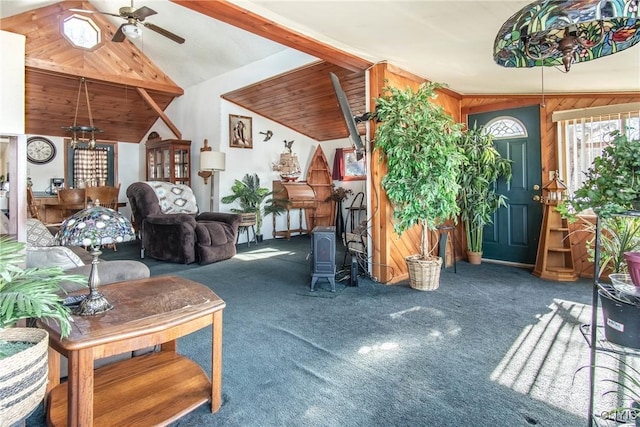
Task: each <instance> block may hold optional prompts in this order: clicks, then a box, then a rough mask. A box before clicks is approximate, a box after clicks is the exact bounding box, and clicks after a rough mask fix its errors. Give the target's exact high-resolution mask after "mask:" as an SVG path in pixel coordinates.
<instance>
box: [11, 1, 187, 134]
mask: <svg viewBox="0 0 640 427" xmlns="http://www.w3.org/2000/svg"><path fill="white" fill-rule="evenodd" d="M70 8H80V9H91V10H95V9H94V8H93V7H92V6H91V4H90V3H88V2H82V1H66V2H61V3H57V4H55V5H51V6H47V7H43V8H39V9H34V10H32V11H29V12H25V13H22V14H19V15H15V16H11V17H8V18H4V19H2V20H0V28H2V30H4V31H9V32H13V33H17V34H23V35H25V37H26V57H27V58H26V75H25V80H26V85H25V86H26V87H25V91H26V99H25V101H26V132H27V133H28V134H40V135H51V136H70V133H69V132H67V131H65V130H64V129H63V128H64V127H68V126H71V125H73V121H74V117H75V113H76V106H77V111H78V113H77V115H78V116H77V124H78V125H83V126H88V125H89V123H90V120H89V110H88V108H87V102H86V95H85V92H84V91H83V92H82V93H81V96H80V97H78V94H79V88H80V78H81V77H84V78H86V81H87V89H88V93H89V103H90V105H91V113H92V116H93V122H94V126H95V127H98V128H100V129H103V130H104V133H101V134H98V135H97V137H98V138H99V139H105V140H113V141H128V142H139V141H140V140H141V139H142V138H143V137H144V135H145V134H146V132H147V131H148V129H149V128H150V127H151V126H152V125H153V123H154V122H155V121H156V120H157V118H158V117H159V116H160V115H161V113H162V111H163V110H164V109H165V108H166V107H167V106H168V105H169V103H170V102H171V101H172V100H173V99H174V98H175V97H176V96H179V95H182V94H183V93H184V92H183V90H182V89H181V88H180V87H178V86H177V85H176V84H175V83H174V82H173V81H172V80H171V79H170V78H169V77H168V76H166V75H165V74H164V73H163V72H162V70H159V69H158V68H157V67H156V66H155V65H153V63H152V62H151V61H150V60H149V59H148V58H146V57H145V56H144V54H142V53H141V52H140V51H139V50H138V49H137V48H136V47H135V46H134V45H133V44H132V43H130V42H128V41H125V42H124V43H112V42H111V41H110V40H111V37H112V36H113V34H114V32H115V31H116V30H117V28H115V27H114V26H113V25H112V24H110V23H109V21H108V20H107V19H105V18H104V17H103V16H101V15H98V14H94V15H92V19H93V21H94V22H95V24H96V25H97V26H98V27H99V28H100V30H101V32H102V42H101V43H100V44H99V45H98V46H97V47H96V48H94V49H93V50H85V49H79V48H76V47H73V46H72V45H71V43H70V42H69V41H68V40H67V39H66V38H65V37H64V36H63V35H62V34H61V31H60V28H61V22H62V21H63V20H64V19H65V18H67V17H69V16H71V15H72V14H73V12H71V11H69V9H70ZM78 99H79V102H78Z"/></svg>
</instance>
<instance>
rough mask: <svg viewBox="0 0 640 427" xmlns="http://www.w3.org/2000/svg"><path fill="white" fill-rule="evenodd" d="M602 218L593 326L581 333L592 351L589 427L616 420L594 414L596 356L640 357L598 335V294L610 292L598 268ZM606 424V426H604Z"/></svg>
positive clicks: (595, 261) (633, 214)
mask: <svg viewBox="0 0 640 427" xmlns="http://www.w3.org/2000/svg"><path fill="white" fill-rule="evenodd" d="M615 216H631V217H638V218H640V211H626V212H622V213H619V214H616V215H615ZM601 227H602V224H601V218H600V217H599V216H598V217H597V219H596V241H595V252H594V259H593V265H594V268H593V295H592V302H591V306H592V310H591V324H588V325H582V326H581V328H580V332H581V333H582V335H583V336H584V338H585V340H586V341H587V344H588V345H589V349H590V357H589V412H588V418H587V425H588V426H589V427H592V426H593V425H594V422H595V423H596V424H595V425H596V426H609V425H611V424H610V423H609V421H615V420H606V419H603V418H600V417H598V416H596V415H595V414H594V413H593V407H594V403H595V402H594V393H595V373H596V365H595V362H596V354H597V352H599V351H602V352H608V353H615V354H620V355H628V356H638V357H640V350H636V349H633V348H630V347H624V346H621V345H617V344H614V343H612V342H610V341H608V340H606V339H605V338H601V339H599V338H598V335H599V334H600V336H603V337H604V326H601V325H598V301H599V299H598V292H599V291H600V290H604V291H605V292H609V290H608V289H607V287H608V286H609V285H608V284H604V283H601V282H600V281H599V280H598V277H599V275H598V270H599V268H598V266H599V265H600V244H601V231H602V229H601ZM591 325H596V326H595V327H591ZM603 423H606V424H603Z"/></svg>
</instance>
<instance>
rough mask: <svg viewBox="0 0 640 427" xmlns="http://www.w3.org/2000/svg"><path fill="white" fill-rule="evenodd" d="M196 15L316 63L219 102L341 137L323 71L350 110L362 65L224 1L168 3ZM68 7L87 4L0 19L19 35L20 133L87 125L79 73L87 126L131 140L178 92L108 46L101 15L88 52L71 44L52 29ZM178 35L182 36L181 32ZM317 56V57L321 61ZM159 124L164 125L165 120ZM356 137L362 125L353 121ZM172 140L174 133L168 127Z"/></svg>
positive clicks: (360, 85) (135, 53) (360, 96)
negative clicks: (22, 72)
mask: <svg viewBox="0 0 640 427" xmlns="http://www.w3.org/2000/svg"><path fill="white" fill-rule="evenodd" d="M175 3H178V4H181V5H183V6H185V7H188V8H191V9H193V10H194V11H196V12H199V13H204V14H206V15H207V16H210V17H212V18H214V19H218V20H221V21H223V22H226V23H229V24H231V25H235V26H238V27H240V28H243V29H245V30H247V31H250V32H252V33H255V34H257V35H259V36H262V37H265V38H268V39H270V40H273V41H276V42H278V43H281V44H284V45H286V46H289V47H291V48H294V49H297V50H300V51H303V52H305V53H309V54H311V55H314V56H316V57H318V58H320V59H321V60H323V61H320V62H318V63H315V64H312V65H310V66H307V67H303V68H300V69H297V70H293V71H291V72H289V73H286V74H282V75H279V76H275V77H273V78H270V79H267V80H264V81H262V82H258V83H256V84H253V85H250V86H248V87H245V88H241V89H237V90H234V91H231V92H229V93H226V94H224V95H223V98H224V99H226V100H228V101H230V102H233V103H236V104H238V105H240V106H242V107H244V108H246V109H248V110H250V111H252V112H254V113H256V114H259V115H262V116H264V117H266V118H268V119H270V120H273V121H275V122H277V123H280V124H282V125H284V126H287V127H289V128H291V129H293V130H295V131H297V132H299V133H301V134H303V135H306V136H308V137H310V138H312V139H314V140H317V141H327V140H332V139H337V138H346V137H347V136H348V131H347V128H346V125H345V122H344V118H343V116H342V114H341V112H340V109H339V106H338V103H337V99H336V97H335V94H334V92H333V88H332V86H331V81H330V79H329V74H328V73H329V72H330V71H331V72H334V73H336V74H337V75H338V77H339V78H340V80H341V84H342V87H343V89H344V91H345V93H346V94H347V97H348V99H349V104H350V105H351V108H352V110H353V113H354V114H362V113H363V112H365V111H366V107H365V105H366V104H365V95H366V94H365V74H364V70H365V69H366V68H368V67H369V66H370V65H371V64H370V63H369V62H367V61H365V60H362V59H360V58H357V57H355V56H353V55H351V54H348V53H346V52H342V51H339V50H337V49H335V48H333V47H331V46H328V45H323V44H321V43H318V42H316V41H314V40H312V39H309V38H307V37H306V36H303V35H300V34H298V33H295V32H292V31H291V30H288V29H287V28H285V27H282V26H280V25H278V24H276V23H274V22H271V21H268V20H266V19H264V18H262V17H260V16H258V15H255V14H252V13H251V12H249V11H246V10H244V9H241V8H239V7H238V6H235V5H233V4H231V3H227V2H192V1H189V0H186V1H175ZM71 8H79V9H89V10H95V8H94V7H93V6H92V5H91V3H89V2H86V1H63V2H60V3H57V4H54V5H51V6H47V7H43V8H39V9H34V10H32V11H29V12H25V13H22V14H19V15H15V16H12V17H8V18H4V19H2V20H0V28H1V29H2V30H5V31H10V32H14V33H18V34H24V35H25V36H26V50H27V52H26V55H27V59H26V66H27V67H26V88H25V89H26V132H27V133H28V134H39V135H51V136H70V134H69V132H67V131H65V130H64V129H63V128H64V127H68V126H71V125H73V120H74V116H75V112H76V106H77V111H78V113H77V124H78V125H89V117H88V116H89V114H88V108H87V105H86V98H85V94H84V92H82V94H81V96H80V97H79V102H78V101H77V100H78V92H79V84H80V77H85V78H86V81H87V87H88V92H89V99H90V105H91V112H92V115H93V122H94V126H96V127H98V128H100V129H102V130H104V133H101V134H98V135H97V137H98V138H99V139H102V140H113V141H126V142H140V141H141V140H142V139H143V138H144V137H145V135H146V134H147V133H148V132H149V130H150V129H151V126H152V125H153V124H154V123H155V121H156V120H157V119H158V118H159V117H160V118H162V117H163V116H164V113H163V111H164V110H165V109H166V107H167V106H168V105H169V104H170V103H171V101H172V100H173V99H174V98H175V97H177V96H180V95H182V94H183V90H182V88H180V87H178V86H177V85H176V84H175V83H174V82H173V81H172V80H171V79H170V78H169V77H168V76H167V75H165V74H164V73H163V72H162V70H159V69H158V68H157V67H156V66H155V65H154V64H153V63H152V62H151V61H150V60H149V59H148V58H147V57H146V56H145V55H144V54H143V53H142V52H140V51H139V50H138V49H137V48H136V46H135V45H133V44H132V43H130V42H129V41H128V40H125V42H123V43H113V42H111V41H110V40H111V37H112V36H113V34H114V32H115V31H116V30H117V27H115V26H114V25H113V24H111V23H110V21H109V20H107V19H106V18H105V17H104V16H102V15H100V14H93V15H91V18H92V19H93V21H94V22H95V23H96V25H97V26H98V27H99V28H100V30H101V31H102V42H101V44H100V45H99V46H98V47H96V48H94V49H93V50H84V49H78V48H76V47H73V46H72V45H71V44H70V43H69V41H68V40H67V39H66V38H64V36H63V35H62V34H61V32H60V26H61V22H62V20H64V19H65V18H66V17H68V16H71V15H72V14H73V12H71V11H69V9H71ZM185 36H186V37H188V34H186V35H185ZM324 61H326V62H324ZM168 124H169V127H172V125H171V124H170V123H168ZM359 130H360V132H361V133H364V127H363V126H361V127H360V129H359ZM174 131H175V132H176V134H177V135H176V136H177V137H180V130H179V129H175V128H174Z"/></svg>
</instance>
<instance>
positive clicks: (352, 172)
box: [340, 148, 367, 181]
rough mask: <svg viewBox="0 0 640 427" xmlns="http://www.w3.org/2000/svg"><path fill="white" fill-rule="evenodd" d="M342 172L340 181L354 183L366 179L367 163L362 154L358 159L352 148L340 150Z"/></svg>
mask: <svg viewBox="0 0 640 427" xmlns="http://www.w3.org/2000/svg"><path fill="white" fill-rule="evenodd" d="M342 165H343V167H342V168H340V170H341V171H343V174H342V175H343V176H342V181H355V180H362V179H367V162H366V158H365V156H364V154H363V155H362V157H361V158H360V159H358V156H357V154H356V150H355V149H353V148H344V149H342Z"/></svg>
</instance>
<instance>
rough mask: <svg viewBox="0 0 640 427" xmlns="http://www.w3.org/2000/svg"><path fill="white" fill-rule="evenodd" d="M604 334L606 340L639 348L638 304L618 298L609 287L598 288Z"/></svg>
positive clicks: (639, 315)
mask: <svg viewBox="0 0 640 427" xmlns="http://www.w3.org/2000/svg"><path fill="white" fill-rule="evenodd" d="M598 294H599V295H600V302H601V303H602V304H601V305H602V314H603V317H604V335H605V338H607V340H608V341H611V342H612V343H615V344H618V345H622V346H625V347H631V348H636V349H640V306H638V305H636V304H633V303H631V302H628V301H624V300H622V299H621V298H618V297H617V296H616V294H615V291H613V288H611V289H607V290H605V289H600V290H599V291H598Z"/></svg>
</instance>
